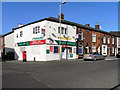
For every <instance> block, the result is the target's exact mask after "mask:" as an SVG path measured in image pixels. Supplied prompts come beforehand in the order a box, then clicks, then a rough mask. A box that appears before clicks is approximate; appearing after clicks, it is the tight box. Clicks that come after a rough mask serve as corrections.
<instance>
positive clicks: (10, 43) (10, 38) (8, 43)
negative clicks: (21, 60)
mask: <svg viewBox="0 0 120 90" xmlns="http://www.w3.org/2000/svg"><path fill="white" fill-rule="evenodd" d="M7 52H14V33H11V34H8V35H6V36H5V55H6V54H7Z"/></svg>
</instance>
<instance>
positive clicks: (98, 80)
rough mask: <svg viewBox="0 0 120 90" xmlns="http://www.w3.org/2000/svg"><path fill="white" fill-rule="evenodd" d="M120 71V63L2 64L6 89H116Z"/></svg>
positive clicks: (3, 84)
mask: <svg viewBox="0 0 120 90" xmlns="http://www.w3.org/2000/svg"><path fill="white" fill-rule="evenodd" d="M118 68H119V67H118V60H99V61H83V60H63V61H62V60H61V61H48V62H22V61H7V62H3V63H2V70H3V72H2V73H3V74H2V87H3V88H85V90H86V88H113V87H115V86H117V85H118V84H119V83H118ZM98 90H100V89H98ZM107 90H109V89H107Z"/></svg>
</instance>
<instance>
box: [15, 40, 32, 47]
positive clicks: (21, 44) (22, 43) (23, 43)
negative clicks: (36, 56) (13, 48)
mask: <svg viewBox="0 0 120 90" xmlns="http://www.w3.org/2000/svg"><path fill="white" fill-rule="evenodd" d="M17 45H18V46H28V45H30V42H29V41H28V42H20V43H17Z"/></svg>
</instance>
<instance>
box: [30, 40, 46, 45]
mask: <svg viewBox="0 0 120 90" xmlns="http://www.w3.org/2000/svg"><path fill="white" fill-rule="evenodd" d="M40 44H45V40H34V41H30V45H40Z"/></svg>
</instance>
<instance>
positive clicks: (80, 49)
mask: <svg viewBox="0 0 120 90" xmlns="http://www.w3.org/2000/svg"><path fill="white" fill-rule="evenodd" d="M78 54H79V55H82V54H83V47H82V45H79V50H78Z"/></svg>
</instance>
